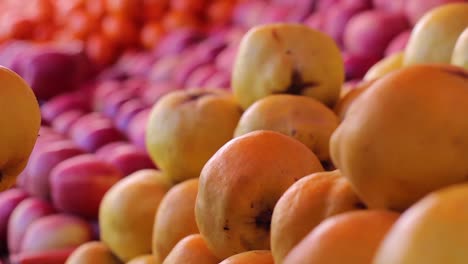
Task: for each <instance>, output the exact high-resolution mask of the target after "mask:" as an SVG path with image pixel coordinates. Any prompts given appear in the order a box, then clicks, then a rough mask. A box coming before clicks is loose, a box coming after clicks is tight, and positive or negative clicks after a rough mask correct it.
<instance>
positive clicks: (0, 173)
mask: <svg viewBox="0 0 468 264" xmlns="http://www.w3.org/2000/svg"><path fill="white" fill-rule="evenodd" d="M2 180H3V171H1V170H0V182H1V181H2Z"/></svg>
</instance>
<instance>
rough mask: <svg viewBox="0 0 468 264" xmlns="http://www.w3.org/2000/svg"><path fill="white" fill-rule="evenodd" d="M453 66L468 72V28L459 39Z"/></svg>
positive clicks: (453, 54) (454, 52) (453, 56)
mask: <svg viewBox="0 0 468 264" xmlns="http://www.w3.org/2000/svg"><path fill="white" fill-rule="evenodd" d="M451 62H452V64H453V65H457V66H460V67H463V68H465V69H466V70H468V26H467V27H466V29H465V30H464V31H463V33H461V35H460V36H459V37H458V39H457V42H456V43H455V48H453V53H452V61H451Z"/></svg>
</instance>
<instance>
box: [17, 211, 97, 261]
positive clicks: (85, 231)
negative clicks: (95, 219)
mask: <svg viewBox="0 0 468 264" xmlns="http://www.w3.org/2000/svg"><path fill="white" fill-rule="evenodd" d="M92 237H93V233H92V228H91V225H90V224H89V223H88V222H87V221H85V220H83V219H81V218H79V217H77V216H72V215H67V214H52V215H47V216H44V217H41V218H39V219H37V220H36V221H34V222H32V223H31V225H30V226H29V227H28V229H27V230H26V232H25V234H24V237H23V241H22V243H21V250H20V251H21V252H43V251H47V250H57V249H66V248H71V247H77V246H79V245H81V244H83V243H86V242H88V241H91V239H92Z"/></svg>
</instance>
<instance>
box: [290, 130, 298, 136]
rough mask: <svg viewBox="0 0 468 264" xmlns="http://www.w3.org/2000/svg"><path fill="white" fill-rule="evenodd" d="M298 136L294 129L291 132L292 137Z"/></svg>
mask: <svg viewBox="0 0 468 264" xmlns="http://www.w3.org/2000/svg"><path fill="white" fill-rule="evenodd" d="M296 134H297V130H296V129H294V128H293V129H292V130H291V136H295V135H296Z"/></svg>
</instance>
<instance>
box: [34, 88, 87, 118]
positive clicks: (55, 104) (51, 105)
mask: <svg viewBox="0 0 468 264" xmlns="http://www.w3.org/2000/svg"><path fill="white" fill-rule="evenodd" d="M90 108H91V106H90V103H89V99H87V98H84V97H81V96H79V95H77V94H76V93H67V94H63V95H59V96H56V97H54V98H52V99H51V100H49V101H47V102H46V103H45V104H43V105H42V106H41V115H42V118H43V119H44V120H45V121H47V122H49V123H51V122H52V121H53V120H54V119H55V118H56V117H57V116H58V115H60V114H61V113H63V112H66V111H70V110H81V111H83V112H87V111H90V110H91V109H90Z"/></svg>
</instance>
